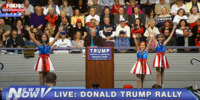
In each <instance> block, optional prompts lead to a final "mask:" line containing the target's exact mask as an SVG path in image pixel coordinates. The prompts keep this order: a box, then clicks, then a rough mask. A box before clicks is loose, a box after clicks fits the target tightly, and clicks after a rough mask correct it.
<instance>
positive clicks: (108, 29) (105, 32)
mask: <svg viewBox="0 0 200 100" xmlns="http://www.w3.org/2000/svg"><path fill="white" fill-rule="evenodd" d="M99 36H101V38H103V39H104V40H106V41H113V42H114V37H115V27H114V25H113V24H110V18H109V17H104V24H103V25H101V27H100V31H99Z"/></svg>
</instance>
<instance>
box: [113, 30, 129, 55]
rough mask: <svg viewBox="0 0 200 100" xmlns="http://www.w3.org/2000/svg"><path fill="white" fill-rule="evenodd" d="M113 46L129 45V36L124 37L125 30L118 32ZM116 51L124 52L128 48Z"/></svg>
mask: <svg viewBox="0 0 200 100" xmlns="http://www.w3.org/2000/svg"><path fill="white" fill-rule="evenodd" d="M115 47H130V41H129V38H128V37H126V35H125V32H124V31H123V30H121V31H120V32H119V37H117V38H116V40H115ZM117 51H118V52H121V53H125V52H127V51H128V49H117Z"/></svg>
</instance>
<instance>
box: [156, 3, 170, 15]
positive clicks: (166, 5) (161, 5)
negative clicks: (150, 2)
mask: <svg viewBox="0 0 200 100" xmlns="http://www.w3.org/2000/svg"><path fill="white" fill-rule="evenodd" d="M157 1H158V0H157ZM163 8H165V9H166V13H167V14H169V13H170V4H169V3H167V2H165V0H159V3H158V4H156V5H155V13H156V15H160V14H162V13H161V9H163Z"/></svg>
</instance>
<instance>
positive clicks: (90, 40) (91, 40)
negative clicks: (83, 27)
mask: <svg viewBox="0 0 200 100" xmlns="http://www.w3.org/2000/svg"><path fill="white" fill-rule="evenodd" d="M96 32H97V30H95V29H92V30H90V36H88V37H87V38H85V40H84V47H96V46H97V47H102V46H103V40H102V38H101V37H99V36H96Z"/></svg>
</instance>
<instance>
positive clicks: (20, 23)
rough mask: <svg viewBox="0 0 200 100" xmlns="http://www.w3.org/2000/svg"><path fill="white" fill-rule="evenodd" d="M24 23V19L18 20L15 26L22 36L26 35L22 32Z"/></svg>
mask: <svg viewBox="0 0 200 100" xmlns="http://www.w3.org/2000/svg"><path fill="white" fill-rule="evenodd" d="M23 28H24V27H23V25H22V21H21V20H17V23H16V26H15V27H13V29H16V30H17V34H18V35H21V36H22V37H24V36H25V35H24V33H23V32H22V30H23Z"/></svg>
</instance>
